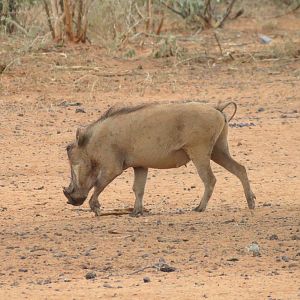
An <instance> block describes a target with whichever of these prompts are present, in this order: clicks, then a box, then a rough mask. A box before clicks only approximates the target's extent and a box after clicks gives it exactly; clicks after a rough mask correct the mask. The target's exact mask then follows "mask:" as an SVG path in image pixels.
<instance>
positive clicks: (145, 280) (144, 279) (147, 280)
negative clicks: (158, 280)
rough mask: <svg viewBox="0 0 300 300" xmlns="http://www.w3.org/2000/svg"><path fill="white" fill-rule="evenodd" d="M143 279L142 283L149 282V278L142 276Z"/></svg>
mask: <svg viewBox="0 0 300 300" xmlns="http://www.w3.org/2000/svg"><path fill="white" fill-rule="evenodd" d="M143 281H144V283H148V282H150V281H151V280H150V278H149V277H147V276H146V277H144V278H143Z"/></svg>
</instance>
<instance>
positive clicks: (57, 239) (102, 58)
mask: <svg viewBox="0 0 300 300" xmlns="http://www.w3.org/2000/svg"><path fill="white" fill-rule="evenodd" d="M276 22H277V23H276V24H277V25H276V26H275V28H271V29H270V30H269V32H264V31H262V33H267V34H269V35H270V36H271V37H272V38H273V41H272V43H271V44H270V45H261V44H260V43H259V41H258V38H257V31H260V30H261V29H262V28H263V26H262V24H261V23H259V22H258V21H255V20H253V19H245V18H240V19H238V20H236V21H232V22H231V23H230V24H229V25H228V26H227V27H226V28H225V29H224V30H222V31H221V32H220V33H219V36H220V40H221V44H222V47H223V51H224V53H225V54H224V55H226V53H227V52H230V53H231V54H232V56H233V57H234V60H231V59H230V58H226V59H225V58H221V59H220V54H219V53H218V47H217V46H216V42H215V40H214V38H213V35H212V34H211V32H207V33H203V34H200V36H199V37H198V40H197V42H191V41H181V42H180V46H185V47H186V48H187V49H189V51H191V49H192V50H193V51H194V53H198V54H199V53H200V55H199V59H195V60H189V57H185V58H178V59H177V60H176V59H175V58H160V59H154V58H151V57H149V53H151V49H150V48H145V49H139V48H137V50H136V52H137V56H136V57H134V58H132V59H124V58H120V57H121V56H120V57H118V58H113V57H111V56H108V55H106V54H105V51H104V50H103V49H100V48H97V47H95V46H88V45H87V46H79V45H77V46H70V47H63V48H55V47H53V48H52V49H50V50H49V48H40V49H34V50H30V51H29V50H28V48H27V50H26V51H25V50H24V49H25V46H24V47H23V46H20V44H19V41H13V40H11V39H8V38H4V37H2V38H1V39H2V40H1V43H2V45H3V48H2V50H1V53H2V54H1V56H2V57H3V58H4V57H6V59H9V58H10V59H11V62H12V63H11V64H10V65H9V66H8V68H7V69H6V70H5V72H3V74H2V75H0V107H1V117H0V145H1V146H0V155H1V156H0V157H1V169H0V196H1V199H2V201H1V204H0V240H1V243H0V260H1V270H0V298H1V299H100V298H102V299H109V298H117V299H158V298H159V299H206V298H208V299H241V297H242V298H244V299H299V298H300V290H299V287H300V231H299V230H300V204H299V203H300V202H299V196H300V169H299V165H300V119H299V118H300V84H299V83H300V60H299V56H297V54H295V53H294V52H293V51H294V50H295V49H294V48H293V49H291V48H290V47H292V46H290V44H288V43H287V39H286V38H285V37H286V36H288V38H289V39H292V40H293V41H294V42H295V43H294V46H295V45H296V46H295V47H298V51H299V49H300V47H299V41H300V36H299V28H300V21H299V17H298V18H297V17H296V16H294V15H288V16H286V17H283V18H281V19H276ZM272 26H273V25H272ZM297 30H298V32H297ZM16 45H18V48H19V49H20V51H16V48H14V47H16ZM276 47H277V48H276ZM205 48H206V49H210V53H211V54H210V56H212V57H214V58H212V59H209V60H207V59H206V60H205V59H203V57H204V53H205V51H204V49H205ZM149 49H150V50H149ZM276 49H277V50H276ZM278 49H281V50H282V52H280V51H279V50H278ZM13 51H15V52H13ZM196 51H198V52H196ZM276 51H277V52H276ZM278 51H279V52H278ZM275 52H276V53H275ZM291 52H293V53H291ZM12 53H14V56H12ZM296 53H297V52H296ZM183 60H186V61H183ZM1 62H2V61H1ZM2 63H3V62H2ZM182 99H183V100H184V99H194V100H201V101H206V102H208V105H214V104H216V103H217V102H218V101H221V102H225V101H229V100H230V101H236V102H237V104H238V112H237V115H236V117H235V118H234V119H233V120H232V121H231V124H232V125H234V124H237V125H245V126H242V127H238V126H237V127H234V126H233V127H232V128H231V129H230V135H229V142H230V145H231V152H232V154H233V155H234V157H235V158H236V159H237V160H238V161H239V162H241V163H242V164H243V165H245V166H246V167H247V170H248V174H249V177H250V179H251V183H252V188H253V190H254V192H255V194H256V197H257V207H256V209H255V210H254V213H253V214H251V213H250V211H249V210H248V209H247V204H246V200H245V199H244V195H243V192H242V187H241V184H240V182H239V181H238V179H237V178H235V177H233V176H232V175H231V174H230V173H228V172H226V171H225V170H224V169H222V168H221V167H219V166H218V165H216V164H213V170H214V173H215V175H216V177H217V185H216V188H215V191H214V194H213V197H212V199H211V200H210V202H209V205H208V208H207V210H206V211H205V212H204V213H196V212H193V211H191V210H192V208H193V207H195V206H196V205H197V204H198V203H199V198H200V196H201V194H202V192H203V186H202V183H201V181H200V179H199V177H198V176H197V174H196V170H195V168H194V167H193V166H192V164H188V166H187V167H186V168H185V167H182V168H178V169H172V170H150V172H149V176H148V178H149V179H148V182H147V186H146V193H145V199H144V200H145V202H144V204H145V208H146V209H148V210H149V212H148V213H146V214H145V215H144V216H142V217H139V218H132V217H129V216H128V215H121V216H115V215H107V216H102V217H100V218H96V217H95V216H94V215H93V214H92V213H91V212H90V211H89V208H88V203H85V204H84V205H83V206H82V208H75V207H71V206H68V205H67V204H66V199H65V197H64V196H63V193H62V188H61V187H62V186H63V185H67V184H68V181H69V166H68V161H67V157H66V152H65V146H66V145H67V144H68V143H69V142H70V141H72V140H73V139H74V136H75V131H76V128H77V127H78V126H81V125H86V124H88V123H90V122H92V121H94V120H95V119H97V118H98V117H99V115H100V114H101V113H103V112H104V111H105V110H106V109H107V108H108V107H109V106H111V105H113V104H115V103H121V104H124V105H127V104H129V103H131V104H134V103H139V102H147V101H169V100H182ZM63 101H68V102H80V103H82V105H81V106H76V107H73V106H70V107H64V106H60V105H59V104H61V103H62V102H63ZM77 108H83V109H84V111H85V113H82V112H78V113H76V109H77ZM132 180H133V172H132V170H128V171H126V172H124V173H123V174H122V175H121V176H120V177H119V178H117V179H116V180H115V181H114V182H112V183H111V184H110V185H109V187H108V188H107V189H106V190H105V191H104V192H103V193H102V194H101V197H100V198H101V204H102V210H103V212H108V211H111V210H114V209H123V208H129V207H132V206H133V202H134V196H133V193H132V191H131V185H132ZM252 243H257V244H258V246H259V249H260V255H258V256H254V255H253V253H252V252H251V251H249V246H250V245H251V244H252ZM160 258H164V259H165V261H166V263H167V264H168V265H170V266H172V267H175V268H176V270H175V271H174V272H170V273H167V272H162V271H160V270H158V268H156V267H155V266H157V265H156V264H157V263H158V262H159V259H160ZM146 267H148V268H146ZM92 271H93V272H95V274H96V278H95V279H91V280H87V279H86V278H85V275H86V274H87V273H88V272H92ZM145 277H149V279H150V282H148V283H144V278H145Z"/></svg>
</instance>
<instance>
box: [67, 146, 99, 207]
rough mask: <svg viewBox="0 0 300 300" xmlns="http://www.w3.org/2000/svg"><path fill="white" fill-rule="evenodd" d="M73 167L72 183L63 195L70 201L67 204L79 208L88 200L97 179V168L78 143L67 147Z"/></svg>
mask: <svg viewBox="0 0 300 300" xmlns="http://www.w3.org/2000/svg"><path fill="white" fill-rule="evenodd" d="M67 153H68V158H69V163H70V167H71V182H70V184H69V186H68V187H67V188H63V193H64V195H65V196H66V198H67V199H68V201H67V203H68V204H71V205H74V206H79V205H82V204H83V202H84V201H85V200H86V198H87V196H88V193H89V191H90V190H91V189H92V187H93V186H94V183H95V181H96V179H97V172H98V170H97V168H96V167H95V166H94V165H93V164H92V162H91V161H90V159H89V158H88V156H87V154H86V151H85V149H84V146H83V145H81V146H79V144H78V141H76V142H75V143H73V144H70V145H69V146H68V147H67Z"/></svg>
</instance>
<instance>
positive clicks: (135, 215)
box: [129, 210, 143, 218]
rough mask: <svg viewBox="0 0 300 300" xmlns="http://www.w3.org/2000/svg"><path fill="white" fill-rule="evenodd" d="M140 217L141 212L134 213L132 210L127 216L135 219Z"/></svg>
mask: <svg viewBox="0 0 300 300" xmlns="http://www.w3.org/2000/svg"><path fill="white" fill-rule="evenodd" d="M142 215H143V211H134V210H133V211H132V212H131V213H130V214H129V216H130V217H136V218H137V217H139V216H142Z"/></svg>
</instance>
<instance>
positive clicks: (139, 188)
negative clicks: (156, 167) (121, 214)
mask: <svg viewBox="0 0 300 300" xmlns="http://www.w3.org/2000/svg"><path fill="white" fill-rule="evenodd" d="M147 174H148V169H144V168H134V183H133V187H132V189H133V191H134V194H135V203H134V208H133V212H132V213H131V214H130V215H131V216H138V215H141V214H143V196H144V191H145V184H146V180H147Z"/></svg>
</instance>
